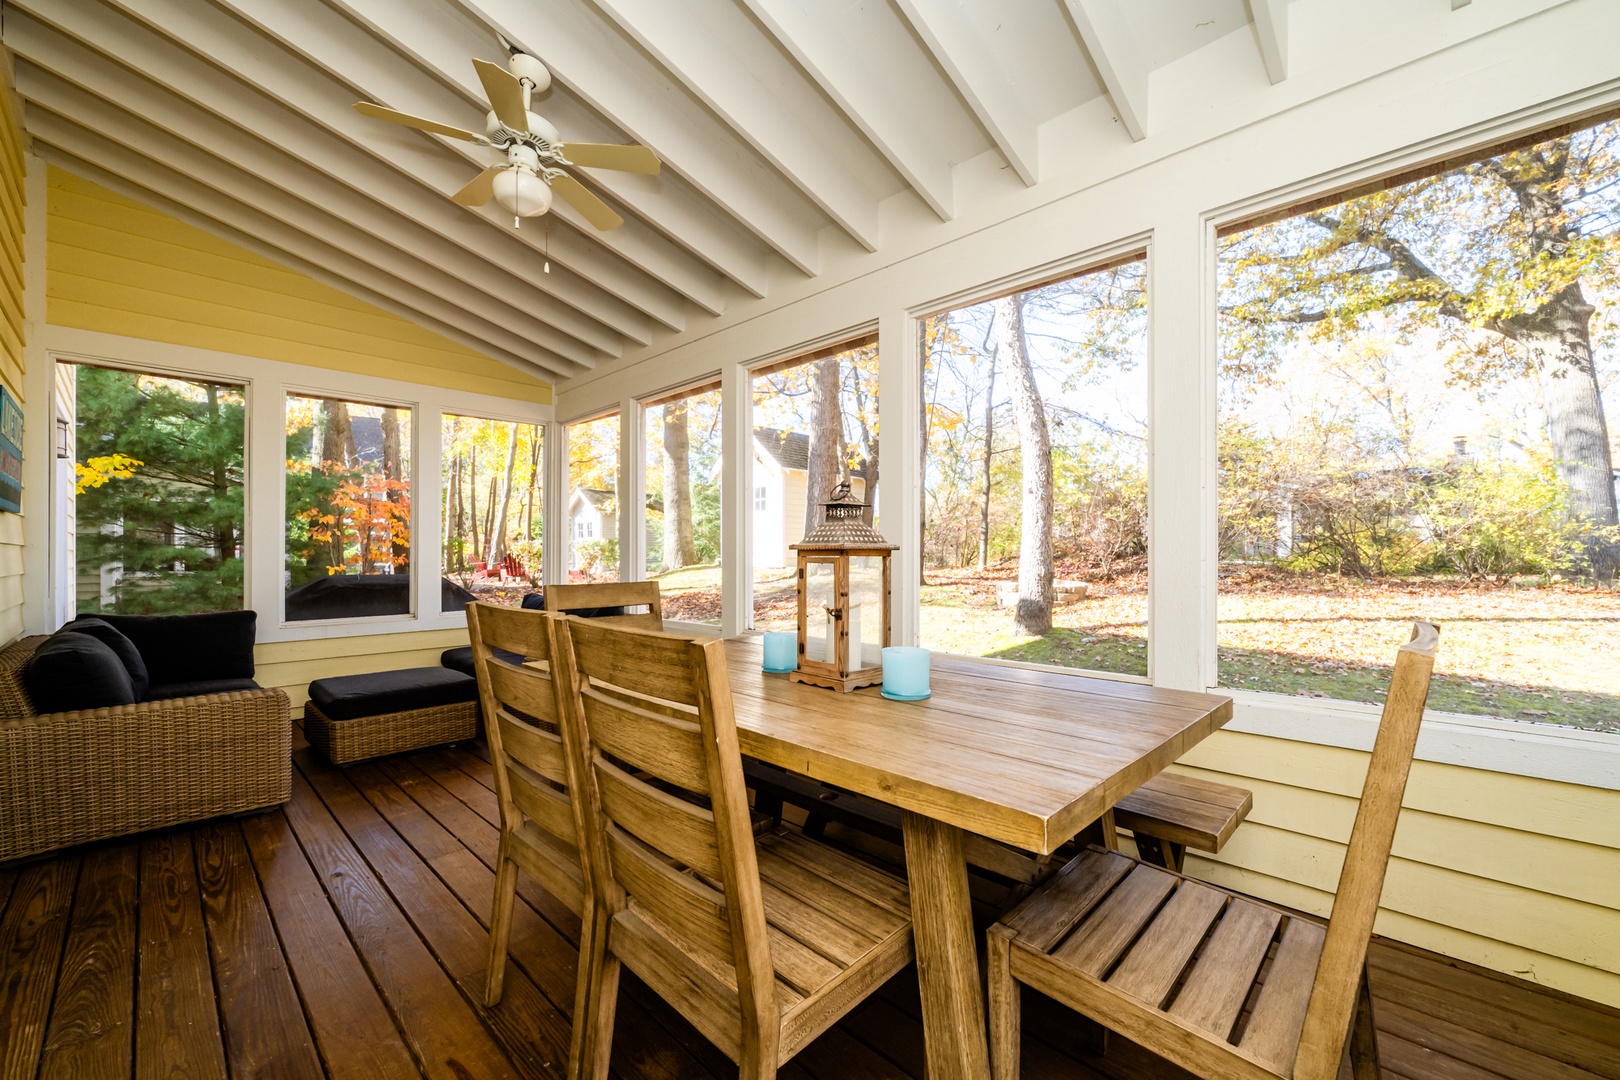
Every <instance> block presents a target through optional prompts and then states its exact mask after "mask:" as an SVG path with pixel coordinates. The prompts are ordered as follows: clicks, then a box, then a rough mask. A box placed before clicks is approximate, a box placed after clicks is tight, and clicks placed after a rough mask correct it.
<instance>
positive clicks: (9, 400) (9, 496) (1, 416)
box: [0, 385, 23, 514]
mask: <svg viewBox="0 0 1620 1080" xmlns="http://www.w3.org/2000/svg"><path fill="white" fill-rule="evenodd" d="M22 444H23V411H22V406H21V405H19V404H17V399H16V398H14V397H12V396H11V391H9V390H7V389H6V388H5V386H4V385H0V510H7V511H10V512H11V513H13V514H20V513H21V512H22Z"/></svg>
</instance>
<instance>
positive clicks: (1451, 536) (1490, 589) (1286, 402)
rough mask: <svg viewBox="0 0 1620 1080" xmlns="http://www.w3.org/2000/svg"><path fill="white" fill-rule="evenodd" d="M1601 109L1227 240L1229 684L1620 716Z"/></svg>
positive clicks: (1611, 192)
mask: <svg viewBox="0 0 1620 1080" xmlns="http://www.w3.org/2000/svg"><path fill="white" fill-rule="evenodd" d="M1617 138H1620V125H1616V124H1614V123H1607V124H1603V125H1599V126H1596V127H1592V128H1588V129H1586V130H1584V131H1578V132H1575V133H1573V134H1569V135H1564V136H1561V137H1559V138H1554V139H1549V140H1547V141H1545V142H1542V143H1539V144H1536V145H1532V146H1529V147H1526V148H1523V149H1518V150H1514V151H1512V152H1509V153H1505V154H1501V155H1498V156H1495V157H1491V158H1488V159H1486V160H1483V161H1481V162H1479V163H1477V164H1472V165H1468V166H1465V167H1462V168H1457V169H1453V170H1451V171H1447V172H1441V173H1437V174H1435V175H1433V176H1429V177H1426V178H1424V179H1420V180H1415V181H1411V182H1408V183H1404V184H1401V185H1399V186H1396V187H1391V188H1389V189H1387V190H1384V191H1381V192H1377V193H1375V194H1372V195H1367V196H1365V197H1360V198H1355V199H1350V200H1347V201H1343V202H1340V203H1338V204H1337V205H1331V206H1324V207H1322V208H1319V209H1313V210H1310V211H1308V212H1304V213H1299V214H1296V215H1295V216H1292V217H1287V218H1284V219H1283V220H1280V221H1276V222H1274V223H1271V224H1266V225H1263V226H1260V227H1257V228H1252V229H1247V230H1245V231H1241V232H1236V233H1234V234H1232V235H1229V236H1227V237H1225V238H1224V239H1223V240H1222V242H1221V245H1220V250H1219V260H1220V262H1219V265H1220V275H1221V284H1220V289H1221V292H1220V308H1221V311H1222V318H1221V324H1220V364H1221V366H1220V379H1219V388H1220V412H1219V425H1218V437H1219V469H1220V473H1219V475H1220V489H1219V507H1220V519H1219V521H1220V558H1221V565H1220V600H1219V671H1220V680H1221V684H1222V685H1223V686H1227V687H1234V688H1242V689H1251V690H1264V691H1270V692H1274V693H1281V694H1293V695H1303V696H1307V697H1318V698H1338V699H1343V700H1349V701H1361V702H1377V701H1378V700H1379V699H1380V698H1381V696H1382V694H1383V688H1384V686H1385V685H1386V683H1387V680H1388V677H1389V670H1388V664H1389V659H1390V657H1391V656H1392V654H1393V652H1394V650H1395V648H1396V647H1397V646H1398V645H1400V644H1401V643H1402V642H1403V641H1404V640H1405V639H1406V636H1407V633H1408V629H1409V626H1410V621H1411V620H1412V619H1413V618H1414V617H1426V618H1430V619H1433V620H1434V621H1436V622H1438V623H1440V624H1442V628H1443V638H1442V645H1441V649H1440V657H1439V665H1438V674H1437V676H1436V679H1435V681H1434V685H1433V688H1432V690H1431V692H1430V695H1429V703H1430V705H1431V706H1432V707H1434V708H1437V709H1441V710H1445V711H1450V712H1460V713H1477V714H1483V715H1487V716H1496V717H1507V718H1515V719H1523V720H1534V721H1540V722H1551V723H1559V724H1568V725H1574V726H1581V727H1588V728H1595V729H1600V730H1608V731H1620V665H1617V664H1616V663H1615V662H1614V657H1615V655H1616V653H1617V652H1620V595H1617V594H1616V592H1615V590H1614V587H1613V586H1614V578H1615V571H1616V568H1617V565H1620V529H1617V525H1616V514H1615V497H1616V475H1615V472H1614V462H1615V458H1616V451H1617V447H1616V445H1615V440H1614V433H1615V429H1614V427H1613V424H1612V420H1611V418H1612V416H1613V414H1614V410H1615V407H1616V404H1617V398H1616V395H1617V393H1620V390H1617V387H1616V376H1617V375H1620V366H1617V363H1616V359H1615V354H1614V350H1613V341H1614V333H1615V330H1616V314H1617V313H1620V305H1617V304H1616V299H1617V296H1616V286H1615V281H1616V275H1615V271H1616V270H1617V269H1620V263H1617V261H1616V256H1615V254H1614V251H1615V246H1614V243H1615V240H1614V238H1615V235H1616V234H1615V224H1616V221H1617V219H1620V165H1617V162H1616V160H1615V146H1616V141H1617Z"/></svg>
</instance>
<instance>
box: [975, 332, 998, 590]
mask: <svg viewBox="0 0 1620 1080" xmlns="http://www.w3.org/2000/svg"><path fill="white" fill-rule="evenodd" d="M999 351H1000V350H999V349H992V350H991V351H990V380H989V383H990V384H989V386H988V387H987V388H986V389H985V392H984V499H983V501H982V502H980V504H979V569H980V570H983V569H985V568H986V567H988V566H989V565H990V463H991V456H992V455H993V454H994V453H995V447H996V427H995V419H996V354H997V353H998V352H999Z"/></svg>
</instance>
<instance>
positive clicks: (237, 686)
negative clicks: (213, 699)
mask: <svg viewBox="0 0 1620 1080" xmlns="http://www.w3.org/2000/svg"><path fill="white" fill-rule="evenodd" d="M259 688H260V687H259V684H258V683H256V682H254V681H253V680H252V679H197V680H195V681H193V682H176V683H163V684H162V685H161V686H154V687H152V688H151V689H150V690H148V691H147V692H146V697H144V698H143V699H142V700H143V701H170V700H173V699H174V698H183V697H200V696H201V695H203V694H234V693H236V692H237V691H238V690H258V689H259Z"/></svg>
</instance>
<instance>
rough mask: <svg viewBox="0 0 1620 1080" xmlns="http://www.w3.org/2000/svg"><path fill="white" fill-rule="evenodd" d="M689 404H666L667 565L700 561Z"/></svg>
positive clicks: (665, 498) (665, 518)
mask: <svg viewBox="0 0 1620 1080" xmlns="http://www.w3.org/2000/svg"><path fill="white" fill-rule="evenodd" d="M688 419H689V413H688V410H687V403H686V402H685V401H684V400H682V401H670V402H666V403H665V404H664V567H665V569H667V570H679V569H680V568H681V567H683V566H691V565H692V564H693V563H695V562H697V544H696V542H695V541H694V540H693V538H692V462H691V451H692V436H691V431H690V429H689V427H688Z"/></svg>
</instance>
